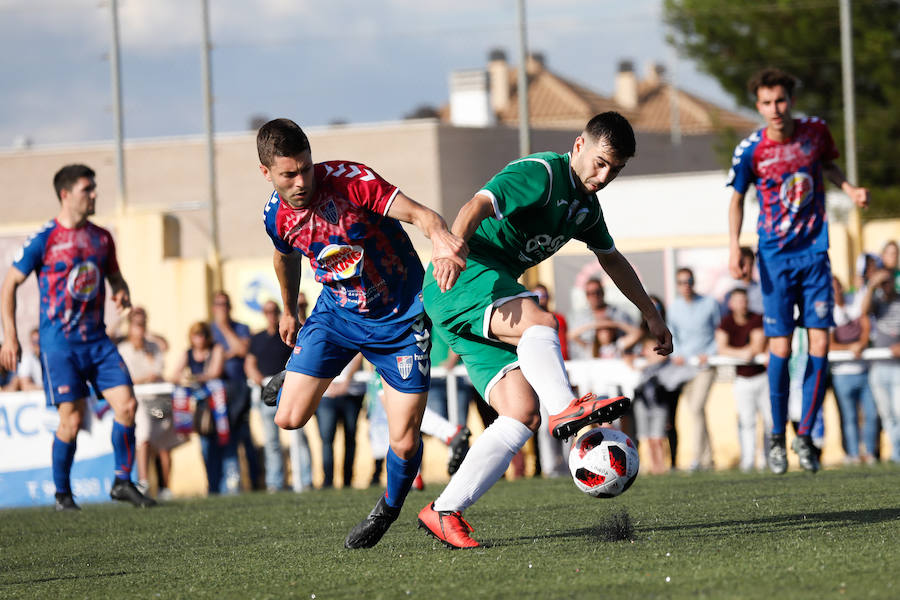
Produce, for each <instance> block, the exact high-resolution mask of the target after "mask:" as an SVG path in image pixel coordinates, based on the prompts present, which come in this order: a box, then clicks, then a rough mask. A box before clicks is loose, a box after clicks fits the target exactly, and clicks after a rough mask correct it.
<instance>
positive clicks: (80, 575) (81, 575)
mask: <svg viewBox="0 0 900 600" xmlns="http://www.w3.org/2000/svg"><path fill="white" fill-rule="evenodd" d="M136 572H137V571H112V572H109V573H92V574H84V573H72V574H69V575H60V576H58V577H35V578H33V579H18V580H12V581H4V582H0V588H3V587H5V586H10V585H22V584H23V583H47V582H50V581H66V580H67V579H101V578H104V577H120V576H122V575H131V574H133V573H136Z"/></svg>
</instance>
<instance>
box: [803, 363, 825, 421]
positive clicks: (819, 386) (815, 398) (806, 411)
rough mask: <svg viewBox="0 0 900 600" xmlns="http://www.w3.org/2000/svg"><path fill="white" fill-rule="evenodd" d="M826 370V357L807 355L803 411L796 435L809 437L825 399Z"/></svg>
mask: <svg viewBox="0 0 900 600" xmlns="http://www.w3.org/2000/svg"><path fill="white" fill-rule="evenodd" d="M827 369H828V357H827V356H813V355H812V354H810V355H809V359H808V360H807V361H806V373H804V375H803V410H802V413H801V416H800V425H799V427H797V434H798V435H809V432H810V430H811V429H812V426H813V424H814V423H815V422H816V417H817V416H818V414H819V409H821V408H822V401H823V400H824V399H825V375H826V373H827Z"/></svg>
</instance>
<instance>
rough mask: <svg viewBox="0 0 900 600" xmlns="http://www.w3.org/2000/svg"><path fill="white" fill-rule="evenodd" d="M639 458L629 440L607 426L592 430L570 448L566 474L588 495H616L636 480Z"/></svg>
mask: <svg viewBox="0 0 900 600" xmlns="http://www.w3.org/2000/svg"><path fill="white" fill-rule="evenodd" d="M639 467H640V458H639V457H638V451H637V447H636V446H635V445H634V442H633V441H631V438H630V437H628V436H627V435H625V434H624V433H622V432H621V431H618V430H617V429H610V428H608V427H597V428H594V429H591V430H590V431H588V432H587V433H585V434H584V435H582V436H581V437H579V438H578V439H577V440H575V443H574V444H573V445H572V450H571V451H569V471H571V472H572V479H573V480H574V481H575V485H576V486H578V489H580V490H581V491H582V492H584V493H585V494H587V495H588V496H593V497H595V498H612V497H614V496H618V495H619V494H621V493H622V492H624V491H625V490H627V489H628V488H629V487H631V484H632V483H634V480H635V478H637V474H638V468H639Z"/></svg>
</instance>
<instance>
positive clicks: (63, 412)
mask: <svg viewBox="0 0 900 600" xmlns="http://www.w3.org/2000/svg"><path fill="white" fill-rule="evenodd" d="M53 185H54V187H55V189H56V195H57V197H58V198H59V202H60V211H59V214H58V216H57V217H56V218H55V219H53V220H52V221H50V222H49V223H47V224H46V225H44V227H43V228H42V229H41V230H40V231H38V232H37V233H35V234H34V235H32V236H31V237H29V238H28V239H27V240H26V242H25V245H24V246H23V248H22V249H21V251H20V252H19V254H18V256H17V257H16V258H15V260H14V262H13V264H12V267H11V268H10V269H9V271H7V274H6V279H5V280H4V282H3V289H2V292H0V299H2V302H0V304H2V316H3V330H4V332H5V337H4V340H3V347H2V349H0V362H2V364H3V365H4V366H5V367H7V368H13V367H14V366H15V364H16V362H17V360H18V355H19V353H20V349H19V342H18V339H17V334H16V319H15V317H16V290H17V289H18V287H19V286H20V285H21V284H22V283H23V282H24V281H25V279H26V277H28V275H29V274H30V273H31V272H32V271H34V272H35V274H36V276H37V278H38V288H39V289H40V298H41V318H40V338H41V362H42V366H43V378H44V393H45V394H46V397H47V405H48V406H55V407H56V409H57V411H58V412H59V427H58V428H57V430H56V436H55V437H54V439H53V454H52V456H53V459H52V467H53V479H54V483H55V484H56V508H57V510H75V509H77V508H78V506H77V505H76V504H75V502H74V500H73V499H72V487H71V481H70V473H71V469H72V462H73V461H74V458H75V445H76V440H77V436H78V430H79V429H80V427H81V424H82V421H83V420H84V414H85V410H86V399H87V397H88V395H89V390H88V385H87V384H88V382H90V383H91V384H92V385H93V387H94V389H95V390H97V391H98V392H99V393H101V394H102V395H103V397H104V398H105V399H106V400H107V401H108V402H109V405H110V406H111V407H112V409H113V412H114V414H115V419H114V422H113V431H112V445H113V455H114V457H115V480H114V483H113V486H112V489H111V490H110V497H111V498H113V499H114V500H123V501H127V502H131V503H132V504H134V505H135V506H152V505H153V504H155V502H154V501H153V500H152V499H150V498H147V497H146V496H144V495H143V494H141V493H140V492H139V491H138V490H137V488H135V486H134V484H133V483H132V481H131V467H132V465H133V464H134V448H135V445H134V412H135V408H136V401H135V398H134V392H133V390H132V387H131V376H130V375H129V373H128V368H127V367H126V366H125V363H124V362H122V358H121V356H119V352H118V350H116V347H115V345H114V344H113V343H112V341H111V340H110V339H109V338H108V337H107V335H106V326H105V324H104V321H103V311H104V302H105V299H106V281H108V282H109V285H110V288H111V290H112V295H113V301H114V302H115V305H116V308H117V309H118V310H120V311H121V310H125V309H127V308H129V307H130V306H131V304H130V299H129V293H128V285H127V284H126V283H125V280H124V279H123V278H122V273H121V272H120V271H119V263H118V262H117V261H116V249H115V245H114V244H113V239H112V236H111V235H110V233H109V232H108V231H107V230H105V229H103V228H102V227H98V226H97V225H95V224H93V223H91V222H90V221H88V217H89V216H91V215H93V214H94V205H95V203H96V200H97V184H96V182H95V181H94V171H93V170H92V169H91V168H90V167H87V166H85V165H68V166H65V167H63V168H62V169H60V170H59V171H58V172H57V173H56V175H55V176H54V178H53Z"/></svg>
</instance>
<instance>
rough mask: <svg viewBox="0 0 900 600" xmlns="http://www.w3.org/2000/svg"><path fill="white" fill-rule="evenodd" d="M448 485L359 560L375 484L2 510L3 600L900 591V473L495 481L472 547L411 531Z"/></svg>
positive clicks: (434, 489)
mask: <svg viewBox="0 0 900 600" xmlns="http://www.w3.org/2000/svg"><path fill="white" fill-rule="evenodd" d="M440 489H441V487H440V486H437V485H431V486H429V487H428V488H426V490H425V492H424V493H423V492H415V491H413V492H412V493H411V494H410V497H409V499H408V500H407V504H406V508H405V509H404V511H403V514H402V515H401V517H400V519H399V520H398V521H397V522H396V523H395V524H394V526H393V527H392V528H391V530H390V531H389V532H388V533H387V535H386V536H385V538H384V539H383V540H382V541H381V543H380V544H379V545H378V546H376V547H375V548H374V549H371V550H355V551H349V550H345V549H344V548H343V540H344V536H345V535H346V533H347V531H348V530H349V529H350V527H352V526H353V525H354V524H355V523H356V522H357V521H359V520H360V519H361V518H362V517H363V516H364V515H366V514H367V513H368V511H369V510H370V509H371V507H372V506H373V505H374V503H375V501H376V499H377V497H378V493H379V490H375V489H372V490H328V491H314V492H308V493H305V494H301V495H294V494H291V493H288V492H285V493H279V494H274V495H268V494H245V495H242V496H233V497H219V498H210V499H200V500H189V501H179V502H172V503H170V504H167V505H165V506H161V507H159V508H156V509H152V510H137V509H134V508H131V507H130V506H123V505H105V504H104V505H85V506H83V509H84V510H82V511H81V512H80V513H76V514H56V513H54V512H53V511H52V509H50V508H41V509H22V510H7V511H3V512H0V597H4V598H122V597H140V598H154V597H159V598H288V597H294V598H309V599H315V600H327V599H329V598H354V599H356V598H422V599H429V600H430V599H432V598H454V599H460V598H535V597H540V598H698V597H701V598H766V599H767V600H771V599H772V598H775V597H781V598H792V599H793V598H817V599H818V598H898V597H900V468H898V467H895V466H887V465H880V466H874V467H858V468H853V469H850V468H846V469H838V470H829V471H825V472H821V473H819V474H817V475H814V476H813V475H808V474H806V473H801V472H789V473H788V474H787V475H784V476H781V477H777V476H773V475H768V474H757V475H742V474H738V473H734V472H727V473H701V474H694V475H687V474H674V475H666V476H660V477H651V476H641V477H639V478H638V480H637V481H636V482H635V484H634V486H632V488H631V489H630V490H629V491H628V492H626V493H625V494H624V495H622V496H620V497H618V498H614V499H611V500H594V499H592V498H589V497H587V496H585V495H583V494H581V493H580V492H578V491H577V490H576V489H575V487H574V486H573V484H572V483H571V481H570V480H569V479H568V478H565V479H558V480H534V479H527V480H519V481H512V482H506V481H501V482H500V483H498V484H497V485H496V486H495V487H494V488H493V489H492V490H491V491H490V492H489V493H488V494H487V495H486V496H485V497H484V498H482V499H481V501H479V502H478V503H477V504H476V505H475V506H474V507H472V508H471V509H470V510H469V511H467V513H466V517H467V519H468V520H469V522H470V523H472V525H473V526H474V527H475V533H474V536H475V538H476V539H478V540H479V541H481V542H483V543H487V544H489V546H488V547H485V548H481V549H477V550H471V551H451V550H447V549H445V548H444V547H443V546H442V545H441V544H439V543H437V542H436V541H434V540H432V539H431V538H430V537H428V536H426V535H425V534H424V533H423V532H422V531H419V530H417V529H416V527H415V524H416V513H417V512H418V510H419V509H420V508H421V507H422V506H424V505H425V503H426V502H429V501H431V500H432V499H433V498H434V497H436V495H437V494H438V493H439V492H440ZM613 540H615V541H613Z"/></svg>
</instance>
